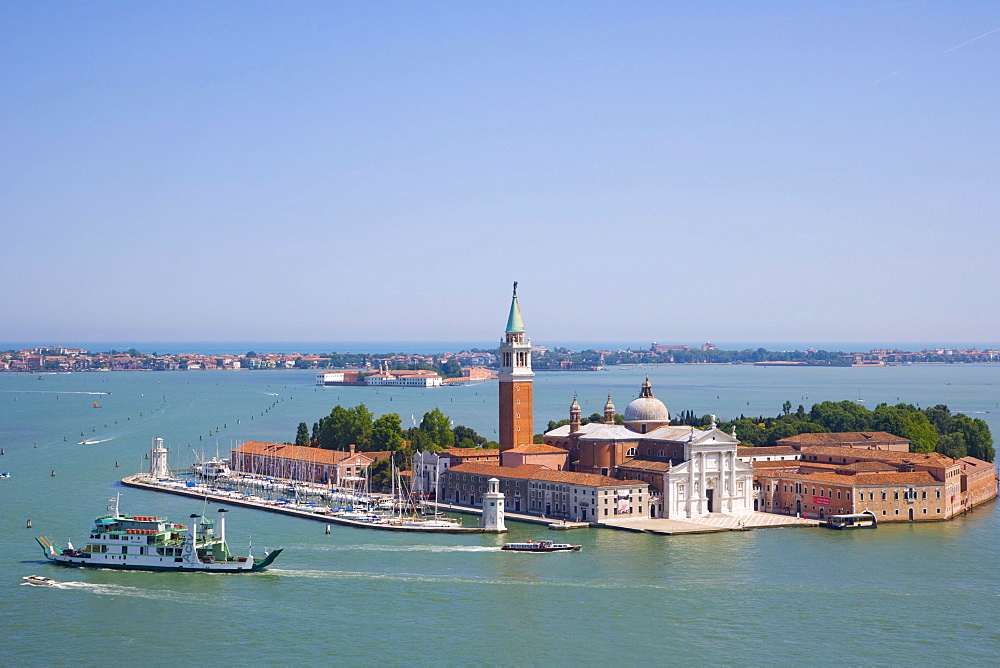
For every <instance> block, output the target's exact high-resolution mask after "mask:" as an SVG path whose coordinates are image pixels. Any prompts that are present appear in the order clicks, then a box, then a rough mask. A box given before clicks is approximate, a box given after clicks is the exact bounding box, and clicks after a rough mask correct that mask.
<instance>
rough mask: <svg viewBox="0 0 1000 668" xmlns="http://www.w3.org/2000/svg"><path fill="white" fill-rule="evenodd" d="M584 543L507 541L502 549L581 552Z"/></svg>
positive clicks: (512, 550)
mask: <svg viewBox="0 0 1000 668" xmlns="http://www.w3.org/2000/svg"><path fill="white" fill-rule="evenodd" d="M581 547H583V546H582V545H570V544H568V543H553V542H552V541H551V540H529V541H525V542H523V543H507V544H506V545H504V546H503V547H501V548H500V549H501V550H507V551H508V552H579V551H580V548H581Z"/></svg>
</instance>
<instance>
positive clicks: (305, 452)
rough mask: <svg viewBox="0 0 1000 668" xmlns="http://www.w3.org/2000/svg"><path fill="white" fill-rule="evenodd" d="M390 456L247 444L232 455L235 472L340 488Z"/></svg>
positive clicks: (272, 444) (231, 462)
mask: <svg viewBox="0 0 1000 668" xmlns="http://www.w3.org/2000/svg"><path fill="white" fill-rule="evenodd" d="M391 456H392V453H391V452H388V451H385V452H356V451H355V449H354V446H353V445H352V446H351V447H350V450H349V451H348V452H342V451H339V450H324V449H322V448H307V447H303V446H300V445H287V444H284V443H264V442H261V441H247V442H246V443H244V444H242V445H240V446H239V447H237V448H236V449H235V450H233V451H232V453H231V454H230V466H231V467H232V469H233V470H234V471H238V472H241V473H250V474H254V475H265V476H273V477H275V478H285V479H288V480H301V481H304V482H315V483H321V484H324V485H333V486H336V485H339V484H340V483H341V481H344V480H345V479H348V478H357V477H360V476H363V474H364V472H365V469H367V468H368V467H369V466H371V465H372V464H373V463H375V462H377V461H379V460H381V459H388V458H389V457H391Z"/></svg>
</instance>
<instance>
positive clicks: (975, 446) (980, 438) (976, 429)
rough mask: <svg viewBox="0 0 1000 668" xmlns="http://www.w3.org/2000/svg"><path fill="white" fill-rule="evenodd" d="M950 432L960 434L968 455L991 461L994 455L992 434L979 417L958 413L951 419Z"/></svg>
mask: <svg viewBox="0 0 1000 668" xmlns="http://www.w3.org/2000/svg"><path fill="white" fill-rule="evenodd" d="M951 429H952V432H958V433H960V434H962V437H963V438H964V439H965V444H966V446H967V448H968V456H970V457H975V458H976V459H982V460H983V461H987V462H992V461H993V459H994V457H995V456H996V451H995V450H994V449H993V436H992V435H991V434H990V427H989V425H987V424H986V422H985V421H983V420H980V419H979V418H974V419H973V418H970V417H969V416H968V415H963V414H961V413H959V414H958V415H955V416H954V417H952V419H951Z"/></svg>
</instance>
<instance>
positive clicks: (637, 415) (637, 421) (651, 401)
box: [625, 378, 670, 432]
mask: <svg viewBox="0 0 1000 668" xmlns="http://www.w3.org/2000/svg"><path fill="white" fill-rule="evenodd" d="M668 424H670V411H668V410H667V406H666V404H664V403H663V402H662V401H660V400H659V399H657V398H656V397H654V396H653V386H652V385H650V383H649V379H648V378H647V379H646V380H645V381H644V382H643V384H642V389H641V390H640V391H639V397H638V398H636V399H633V400H632V401H631V402H630V403H629V405H628V406H626V407H625V426H626V427H633V425H634V426H635V427H640V426H646V427H653V428H656V427H661V426H666V425H668ZM642 431H643V432H645V431H646V429H642Z"/></svg>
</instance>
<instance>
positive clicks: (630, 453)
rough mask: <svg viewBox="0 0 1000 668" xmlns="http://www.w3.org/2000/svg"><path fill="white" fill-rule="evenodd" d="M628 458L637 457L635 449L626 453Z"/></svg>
mask: <svg viewBox="0 0 1000 668" xmlns="http://www.w3.org/2000/svg"><path fill="white" fill-rule="evenodd" d="M625 456H626V457H635V448H629V449H628V450H626V451H625Z"/></svg>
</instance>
